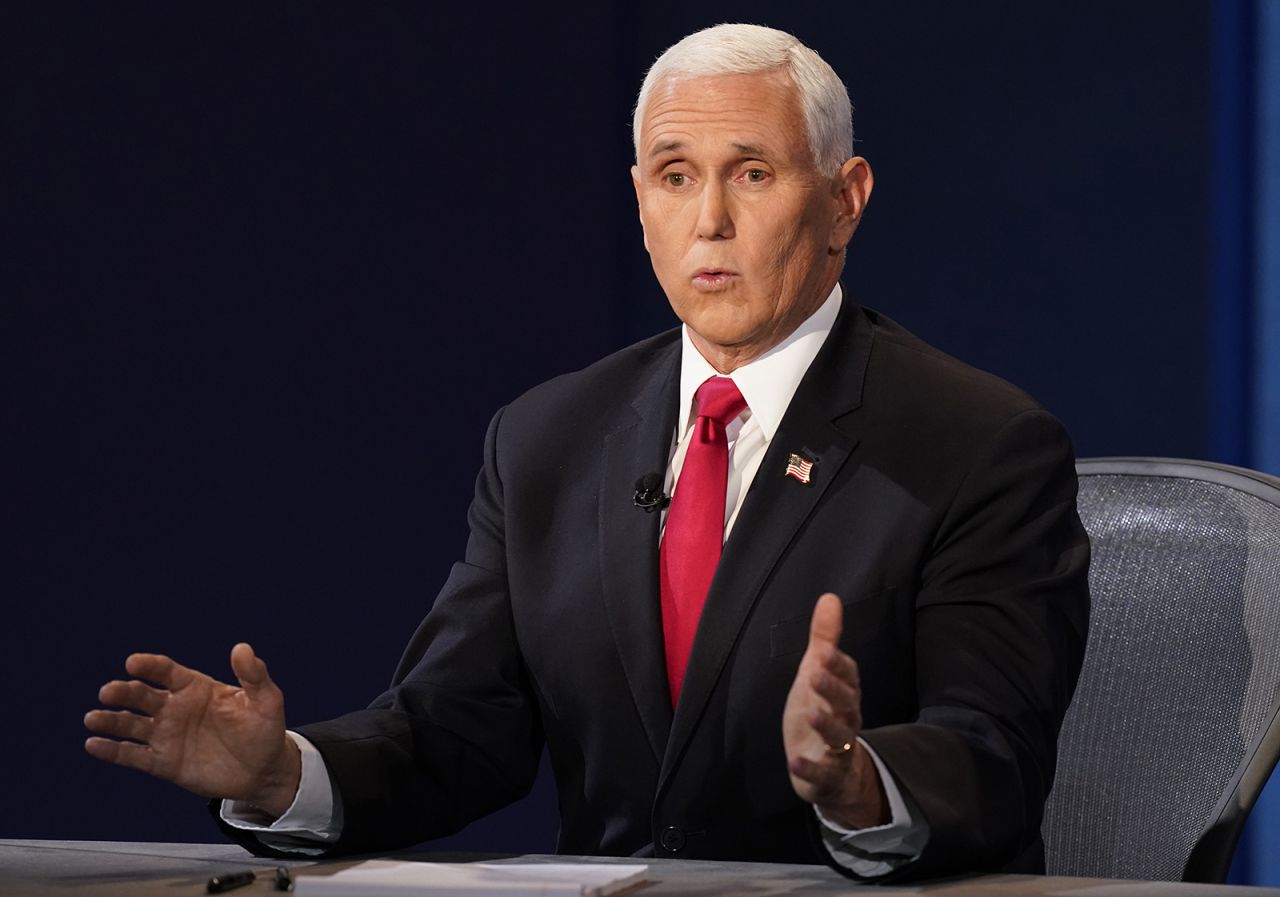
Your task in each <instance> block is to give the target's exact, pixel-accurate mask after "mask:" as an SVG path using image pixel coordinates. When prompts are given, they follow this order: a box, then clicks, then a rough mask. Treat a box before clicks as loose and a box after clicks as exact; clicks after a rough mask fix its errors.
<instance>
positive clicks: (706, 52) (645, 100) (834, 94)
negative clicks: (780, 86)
mask: <svg viewBox="0 0 1280 897" xmlns="http://www.w3.org/2000/svg"><path fill="white" fill-rule="evenodd" d="M779 68H781V69H785V70H786V72H787V73H788V74H789V75H790V76H791V80H792V82H793V83H794V84H795V86H796V89H797V90H798V91H799V92H800V107H801V109H802V110H803V111H804V121H805V127H806V129H807V130H808V132H809V134H808V136H809V154H810V155H811V156H813V161H814V164H815V165H816V166H817V168H818V170H819V171H821V172H822V173H823V174H826V175H834V174H835V173H836V172H838V171H839V170H840V166H841V165H843V164H844V163H845V161H846V160H847V159H848V158H849V157H850V156H852V155H853V107H852V106H851V105H850V103H849V92H848V90H846V89H845V86H844V82H843V81H841V80H840V78H839V76H838V75H836V73H835V71H834V70H833V69H832V68H831V66H829V65H827V63H826V61H825V60H824V59H823V58H822V57H821V56H819V55H818V54H817V53H815V52H814V51H813V50H810V49H809V48H808V47H806V46H805V45H804V44H802V43H800V41H799V40H798V39H797V38H795V37H794V36H792V35H790V34H787V33H786V32H785V31H778V30H777V29H776V28H765V27H764V26H762V25H716V26H714V27H712V28H705V29H703V30H702V31H695V32H694V33H693V34H690V35H689V36H688V37H686V38H684V39H683V40H681V41H680V42H679V43H677V44H674V45H672V46H671V47H668V48H667V49H666V51H664V52H663V54H662V55H661V56H659V57H658V59H657V61H656V62H654V64H653V66H652V67H650V69H649V72H648V74H646V75H645V76H644V84H642V85H641V86H640V95H639V96H638V97H637V98H636V108H635V114H634V116H633V117H632V120H631V136H632V141H633V142H634V144H635V152H636V159H637V161H639V157H640V123H641V121H642V119H643V117H644V111H645V108H646V107H647V106H648V104H649V98H650V95H651V94H652V93H653V91H654V89H655V88H656V87H657V86H658V85H659V84H660V83H662V82H664V81H666V80H669V79H672V78H700V77H707V76H714V75H750V74H755V73H757V72H766V71H771V70H773V69H779Z"/></svg>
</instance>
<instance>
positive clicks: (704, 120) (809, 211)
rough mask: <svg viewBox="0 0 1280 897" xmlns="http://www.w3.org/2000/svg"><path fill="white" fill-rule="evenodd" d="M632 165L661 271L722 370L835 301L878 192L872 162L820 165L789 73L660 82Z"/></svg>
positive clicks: (683, 315)
mask: <svg viewBox="0 0 1280 897" xmlns="http://www.w3.org/2000/svg"><path fill="white" fill-rule="evenodd" d="M855 163H858V164H855ZM631 173H632V179H633V180H634V181H635V187H636V197H637V199H638V200H639V203H640V221H641V224H643V226H644V235H645V247H646V248H647V249H648V250H649V255H650V258H651V259H652V261H653V270H654V273H655V274H657V276H658V281H659V282H660V283H661V284H662V288H663V290H664V291H665V292H666V294H667V299H668V300H669V301H670V302H671V307H672V308H673V309H674V310H675V313H676V314H677V315H678V316H679V317H680V319H681V320H682V321H684V322H685V324H686V325H688V328H689V331H690V336H691V338H692V339H693V341H694V344H695V345H696V346H697V347H698V349H699V351H700V352H702V354H703V356H704V357H706V358H707V360H708V361H710V362H711V363H712V364H713V365H714V366H716V367H717V368H718V369H720V370H721V371H722V372H728V371H729V370H732V369H733V368H735V367H737V366H739V365H741V364H744V363H746V362H747V361H750V360H752V359H753V358H756V357H758V356H759V355H761V354H762V353H764V352H765V351H767V350H768V349H770V348H772V347H773V346H775V345H777V344H778V343H779V342H781V341H782V340H783V339H785V338H786V337H787V336H788V335H789V334H790V333H791V332H792V331H794V330H795V328H796V327H798V326H799V325H800V323H801V322H802V321H804V319H805V318H807V317H808V316H809V315H810V314H812V313H813V312H814V311H815V310H817V308H818V306H819V305H821V304H822V302H823V301H824V300H825V299H826V298H827V295H828V293H829V292H830V291H831V288H832V286H834V284H835V281H836V278H837V277H838V276H839V274H840V267H841V263H842V258H843V257H842V250H843V248H844V245H845V244H846V243H847V242H848V240H849V238H850V237H851V236H852V234H853V229H854V227H855V226H856V224H857V218H858V216H859V215H860V214H861V211H862V205H863V204H865V201H866V197H867V196H868V195H869V194H870V169H869V168H867V167H866V163H865V162H863V161H862V160H861V159H857V160H850V162H848V163H846V164H845V166H844V168H843V169H842V171H841V173H840V174H839V175H837V176H835V177H826V176H824V175H822V174H820V173H819V172H818V170H817V168H816V167H815V166H814V163H813V159H812V157H811V155H810V152H809V145H808V139H807V131H806V128H805V122H804V114H803V112H802V111H801V108H800V100H799V96H798V93H797V91H796V88H795V87H794V85H793V84H792V82H791V78H790V76H789V75H787V74H786V73H784V72H781V71H778V72H765V73H759V74H750V75H717V76H712V77H700V78H691V79H681V80H674V81H670V80H669V81H667V82H665V83H663V84H660V85H658V87H657V89H656V90H655V91H654V92H653V94H652V96H651V97H650V100H649V104H648V107H647V108H646V109H645V113H644V118H643V121H642V122H641V126H640V140H639V147H638V163H637V165H636V166H635V167H634V168H633V169H632V172H631ZM851 186H852V189H851Z"/></svg>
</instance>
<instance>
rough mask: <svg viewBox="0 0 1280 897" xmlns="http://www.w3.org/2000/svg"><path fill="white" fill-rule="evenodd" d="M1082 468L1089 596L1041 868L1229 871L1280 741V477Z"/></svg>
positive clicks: (1155, 466) (1101, 464)
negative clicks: (1085, 642) (1080, 664)
mask: <svg viewBox="0 0 1280 897" xmlns="http://www.w3.org/2000/svg"><path fill="white" fill-rule="evenodd" d="M1077 469H1078V471H1079V474H1080V517H1081V519H1082V520H1083V521H1084V525H1085V529H1086V530H1088V532H1089V540H1090V542H1091V543H1092V545H1093V559H1092V562H1091V565H1090V570H1089V586H1090V591H1091V593H1092V597H1093V610H1092V615H1091V619H1090V624H1089V647H1088V650H1087V652H1086V654H1085V660H1084V668H1083V671H1082V673H1081V675H1080V685H1079V688H1078V689H1077V690H1076V694H1075V699H1074V700H1073V702H1072V704H1071V709H1070V711H1069V712H1068V713H1067V718H1066V722H1065V723H1064V725H1063V730H1062V737H1061V740H1060V742H1059V759H1058V773H1057V779H1056V783H1055V785H1054V789H1053V793H1052V794H1051V795H1050V796H1049V802H1048V805H1047V806H1046V808H1045V819H1044V826H1043V834H1044V840H1045V848H1046V852H1047V863H1048V872H1049V874H1050V875H1082V876H1093V877H1106V878H1142V879H1161V880H1173V881H1177V880H1180V879H1181V880H1186V881H1206V882H1221V881H1225V880H1226V875H1227V869H1228V867H1229V866H1230V864H1231V855H1232V853H1233V852H1234V850H1235V846H1236V841H1237V840H1238V838H1239V836H1240V829H1241V827H1242V826H1243V825H1244V821H1245V819H1246V817H1247V816H1248V815H1249V810H1250V809H1251V808H1252V807H1253V804H1254V801H1255V800H1256V799H1257V797H1258V794H1259V792H1260V791H1261V790H1262V786H1263V785H1264V784H1265V783H1266V780H1267V776H1268V775H1270V773H1271V770H1272V768H1273V767H1274V766H1275V764H1276V757H1277V755H1278V754H1280V479H1277V478H1275V477H1270V476H1267V475H1265V474H1260V473H1255V472H1252V471H1248V470H1242V469H1240V468H1233V467H1226V466H1223V465H1219V464H1209V463H1205V462H1199V461H1174V460H1163V459H1156V458H1095V459H1089V460H1082V461H1080V462H1079V463H1078V464H1077Z"/></svg>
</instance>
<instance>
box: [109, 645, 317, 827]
mask: <svg viewBox="0 0 1280 897" xmlns="http://www.w3.org/2000/svg"><path fill="white" fill-rule="evenodd" d="M231 669H232V671H233V672H234V673H235V675H236V678H237V679H238V680H239V681H240V685H239V687H236V686H234V685H227V684H226V683H223V682H219V681H217V680H216V679H211V678H209V677H208V676H206V675H205V674H204V673H201V672H199V671H198V670H193V669H189V668H187V667H184V666H182V665H181V664H179V663H177V662H175V661H173V660H170V659H169V658H168V657H165V656H163V655H161V654H131V655H129V658H128V659H127V660H126V661H125V670H126V671H128V673H129V675H131V676H135V677H137V678H135V679H131V680H129V681H127V682H126V681H122V680H118V679H117V680H115V681H112V682H108V683H107V684H106V685H104V686H102V688H101V689H100V690H99V692H98V699H99V700H101V701H102V703H104V704H107V705H109V706H113V707H121V708H124V709H122V710H91V711H89V712H88V713H87V714H85V718H84V724H85V726H86V727H87V728H88V729H89V730H90V731H92V732H96V733H98V736H108V737H97V736H95V737H91V738H89V739H88V740H87V741H85V743H84V747H85V750H86V751H88V752H89V754H90V755H91V756H94V757H97V758H98V759H99V760H106V761H107V762H108V763H116V764H119V765H120V766H128V767H131V768H133V769H140V770H142V771H143V772H146V773H150V774H151V775H153V776H157V777H159V778H161V779H166V780H167V781H170V782H173V783H174V784H176V785H180V786H181V787H183V788H186V789H187V790H188V791H194V792H195V793H196V794H199V795H202V796H204V797H221V798H230V799H232V800H244V801H248V802H250V803H252V804H254V805H255V806H257V807H259V808H260V809H262V810H263V811H264V812H266V813H269V814H270V815H272V816H276V817H278V816H280V815H282V814H283V813H284V811H285V810H287V809H288V808H289V805H290V804H291V803H293V799H294V796H295V795H296V794H297V791H298V780H299V777H300V776H301V774H302V761H301V756H300V754H299V752H298V747H297V745H295V744H294V743H293V739H291V738H289V737H288V736H287V735H286V734H285V728H284V695H283V694H282V693H281V691H280V689H279V688H278V687H277V686H276V684H275V683H274V682H272V681H271V677H270V676H268V675H267V665H266V664H265V663H263V662H262V660H261V659H259V658H258V657H257V656H256V655H255V654H254V653H253V649H252V648H250V647H249V646H248V645H247V644H244V643H243V642H242V643H240V644H238V645H236V646H235V647H234V648H232V649H231ZM141 680H145V681H141ZM148 683H154V684H155V686H159V687H154V686H153V685H151V684H148ZM125 739H127V740H125Z"/></svg>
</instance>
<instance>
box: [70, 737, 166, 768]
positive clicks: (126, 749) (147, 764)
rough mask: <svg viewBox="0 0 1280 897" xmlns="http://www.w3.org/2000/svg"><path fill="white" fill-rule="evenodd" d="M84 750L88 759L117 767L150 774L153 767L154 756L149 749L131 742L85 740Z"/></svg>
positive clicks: (100, 739)
mask: <svg viewBox="0 0 1280 897" xmlns="http://www.w3.org/2000/svg"><path fill="white" fill-rule="evenodd" d="M84 749H85V751H86V752H88V754H89V756H90V757H95V758H97V759H99V760H105V761H106V762H108V763H115V764H116V765H117V766H127V767H129V768H130V769H140V770H142V771H143V772H151V770H152V768H153V767H154V766H155V754H154V753H153V752H152V750H151V748H149V747H147V746H146V745H144V744H135V743H134V742H132V741H113V740H112V739H110V738H96V737H94V738H88V739H86V740H85V743H84Z"/></svg>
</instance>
